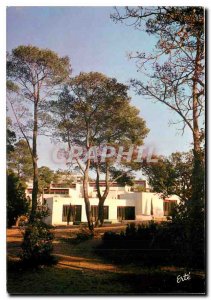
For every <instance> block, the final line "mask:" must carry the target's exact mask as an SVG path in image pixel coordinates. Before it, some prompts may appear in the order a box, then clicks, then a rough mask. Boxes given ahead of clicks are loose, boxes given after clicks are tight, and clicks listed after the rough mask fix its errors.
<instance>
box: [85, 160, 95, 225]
mask: <svg viewBox="0 0 211 300" xmlns="http://www.w3.org/2000/svg"><path fill="white" fill-rule="evenodd" d="M89 167H90V159H87V163H86V169H85V172H84V178H83V192H84V202H85V208H86V217H87V222H88V227H89V230H91V231H93V229H94V226H93V220H92V215H91V206H90V201H89V191H88V185H89Z"/></svg>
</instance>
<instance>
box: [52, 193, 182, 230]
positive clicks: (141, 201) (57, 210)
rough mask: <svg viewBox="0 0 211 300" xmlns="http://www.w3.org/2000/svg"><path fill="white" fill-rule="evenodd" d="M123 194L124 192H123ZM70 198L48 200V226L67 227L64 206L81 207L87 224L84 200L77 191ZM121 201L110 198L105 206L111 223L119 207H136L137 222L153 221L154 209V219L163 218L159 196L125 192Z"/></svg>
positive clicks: (91, 202)
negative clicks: (50, 213)
mask: <svg viewBox="0 0 211 300" xmlns="http://www.w3.org/2000/svg"><path fill="white" fill-rule="evenodd" d="M114 192H115V191H114ZM121 192H123V191H121ZM70 194H71V196H70V197H67V196H66V197H62V196H53V197H52V198H47V199H46V201H47V204H48V207H49V208H50V210H51V211H52V216H50V217H48V218H47V219H46V222H47V223H48V224H52V225H66V222H62V213H63V205H69V204H72V205H81V206H82V211H81V222H87V218H86V211H85V204H84V199H83V198H82V197H78V193H77V191H76V190H71V191H70ZM119 198H120V199H114V198H110V197H108V198H107V199H106V200H105V203H104V205H105V206H109V212H108V213H109V221H111V222H113V223H116V222H118V220H117V207H118V206H134V207H135V219H136V220H145V219H147V220H150V219H152V216H151V210H152V209H153V217H163V216H164V211H163V199H162V198H161V196H160V195H159V194H155V193H148V192H124V193H122V194H120V195H119ZM168 200H178V201H179V198H178V197H177V196H171V197H169V198H168ZM90 205H98V198H90Z"/></svg>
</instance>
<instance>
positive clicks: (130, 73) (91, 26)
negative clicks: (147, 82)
mask: <svg viewBox="0 0 211 300" xmlns="http://www.w3.org/2000/svg"><path fill="white" fill-rule="evenodd" d="M113 11H114V10H113V8H112V7H20V6H19V7H9V8H7V41H6V43H7V51H9V52H10V51H11V50H12V49H13V48H15V47H17V46H19V45H29V44H31V45H34V46H37V47H40V48H49V49H51V50H54V51H55V52H57V53H58V54H59V55H61V56H65V55H68V56H69V57H70V60H71V64H72V69H73V73H72V75H73V76H75V75H77V74H79V73H80V72H90V71H97V72H101V73H104V74H105V75H107V76H109V77H115V78H116V79H117V80H118V81H119V82H122V83H125V84H128V83H129V80H130V79H131V78H135V79H142V80H144V79H145V78H144V75H143V74H141V73H140V72H137V68H136V65H135V61H134V60H129V59H128V57H127V53H129V52H131V51H137V50H138V51H142V52H143V51H147V52H148V51H149V52H150V51H152V49H153V47H154V45H155V43H156V40H155V38H154V37H152V36H149V35H147V34H146V33H145V32H142V31H138V30H134V28H133V27H132V26H126V25H124V24H120V23H118V24H115V23H114V22H113V21H112V20H111V19H110V13H112V12H113ZM129 95H130V96H131V98H132V104H133V105H135V106H136V107H138V108H139V109H140V116H141V117H142V118H144V119H145V121H146V125H147V127H148V128H149V129H150V132H149V134H148V137H147V138H146V139H145V145H147V146H150V147H153V148H154V149H155V151H156V152H157V154H159V155H169V154H171V153H172V152H175V151H188V150H189V149H190V147H191V132H190V130H189V129H186V130H185V132H184V134H183V135H181V131H180V130H179V128H180V126H181V124H180V125H169V123H170V122H171V121H173V122H175V121H176V120H179V119H178V117H177V115H176V114H175V113H173V112H171V111H170V110H169V109H168V108H167V107H166V106H165V105H163V104H162V103H153V101H151V100H149V99H146V98H144V97H143V96H137V95H135V94H134V92H133V91H132V90H130V91H129ZM54 149H55V146H54V145H53V144H52V143H51V141H50V139H49V138H47V137H39V138H38V157H39V166H42V165H46V166H48V167H50V168H52V169H58V168H62V167H64V165H62V164H58V162H57V163H56V162H55V160H54V159H53V154H52V153H53V152H54Z"/></svg>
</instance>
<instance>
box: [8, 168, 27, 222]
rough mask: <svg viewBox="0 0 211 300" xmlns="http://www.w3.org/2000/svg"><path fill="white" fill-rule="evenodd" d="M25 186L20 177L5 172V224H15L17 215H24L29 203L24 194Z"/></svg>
mask: <svg viewBox="0 0 211 300" xmlns="http://www.w3.org/2000/svg"><path fill="white" fill-rule="evenodd" d="M25 188H26V186H25V185H24V184H23V182H22V181H21V180H20V178H19V177H18V176H17V175H16V174H14V173H12V172H10V173H8V174H7V226H8V227H11V226H12V225H15V223H16V221H17V219H18V217H20V216H22V215H26V214H27V213H28V209H29V203H28V201H27V199H26V196H25Z"/></svg>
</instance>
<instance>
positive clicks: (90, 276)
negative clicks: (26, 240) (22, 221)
mask: <svg viewBox="0 0 211 300" xmlns="http://www.w3.org/2000/svg"><path fill="white" fill-rule="evenodd" d="M124 228H125V225H122V226H107V227H106V228H99V229H97V230H96V234H95V237H94V239H91V240H86V241H82V242H80V243H72V242H68V241H71V239H72V238H73V237H74V235H76V233H77V232H79V231H80V227H73V226H70V227H63V226H61V227H57V228H55V230H54V234H55V240H54V253H53V254H54V255H55V256H56V257H57V258H58V264H57V265H55V266H53V267H46V268H43V269H41V270H32V271H30V272H29V271H23V270H21V272H20V270H16V269H14V268H13V269H12V270H10V269H8V274H7V277H8V283H7V287H8V292H9V293H10V294H141V293H165V292H168V293H169V292H173V293H174V292H176V293H177V292H179V293H189V292H191V291H192V292H194V289H195V291H197V290H196V288H195V287H196V282H198V281H197V280H199V282H200V285H201V288H200V289H199V290H200V291H201V290H203V280H204V274H202V273H200V272H198V274H197V272H195V274H194V278H193V280H192V281H190V282H186V283H184V284H183V283H182V284H181V285H177V283H176V278H177V276H178V274H183V273H184V269H181V268H175V267H174V266H166V267H165V266H164V267H162V268H160V269H153V270H152V269H150V270H147V269H141V268H140V267H139V266H136V265H135V264H130V265H116V264H113V263H112V261H111V262H109V261H108V260H106V258H105V259H104V258H103V257H102V256H99V255H97V246H99V245H100V244H101V243H102V239H101V236H102V234H103V232H105V230H109V231H110V230H113V231H121V230H123V229H124ZM21 241H22V232H21V230H20V229H19V228H12V229H8V230H7V255H8V261H9V262H10V263H11V262H12V263H15V262H17V261H18V260H19V253H20V251H21V247H20V246H21ZM70 283H71V284H70ZM35 284H36V285H35ZM37 286H38V288H37Z"/></svg>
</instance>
